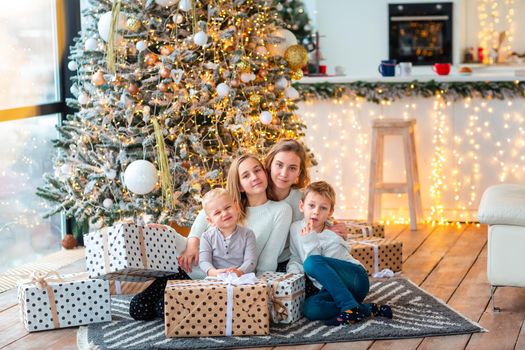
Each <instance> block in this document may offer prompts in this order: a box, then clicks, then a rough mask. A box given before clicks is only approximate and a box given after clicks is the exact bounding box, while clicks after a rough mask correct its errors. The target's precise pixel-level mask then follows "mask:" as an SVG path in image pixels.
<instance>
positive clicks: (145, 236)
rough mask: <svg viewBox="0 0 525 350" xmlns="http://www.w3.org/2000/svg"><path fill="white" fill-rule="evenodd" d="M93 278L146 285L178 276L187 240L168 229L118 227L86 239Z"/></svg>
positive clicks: (87, 255)
mask: <svg viewBox="0 0 525 350" xmlns="http://www.w3.org/2000/svg"><path fill="white" fill-rule="evenodd" d="M84 243H85V245H86V267H87V270H88V272H89V276H90V277H91V278H98V277H103V278H106V279H121V280H128V281H144V280H146V279H147V278H148V277H162V276H166V275H170V274H173V273H176V272H178V270H179V265H178V263H177V256H178V255H179V254H180V252H182V251H184V249H185V248H186V239H185V238H184V237H182V236H180V235H179V234H177V233H176V231H175V230H174V229H173V228H171V227H169V226H167V225H157V224H153V225H146V226H145V227H142V226H138V225H135V224H131V223H117V224H115V225H113V226H110V227H105V228H103V229H101V230H99V231H95V232H91V233H89V234H88V235H87V236H86V237H84Z"/></svg>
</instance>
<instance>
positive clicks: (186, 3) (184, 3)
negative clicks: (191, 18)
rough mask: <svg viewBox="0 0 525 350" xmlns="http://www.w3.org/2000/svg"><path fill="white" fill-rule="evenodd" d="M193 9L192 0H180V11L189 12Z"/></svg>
mask: <svg viewBox="0 0 525 350" xmlns="http://www.w3.org/2000/svg"><path fill="white" fill-rule="evenodd" d="M191 7H192V5H191V0H180V2H179V9H180V10H181V11H185V12H187V11H189V10H191Z"/></svg>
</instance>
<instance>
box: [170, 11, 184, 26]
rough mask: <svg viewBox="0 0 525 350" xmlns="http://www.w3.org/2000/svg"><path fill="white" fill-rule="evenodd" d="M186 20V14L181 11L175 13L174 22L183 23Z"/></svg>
mask: <svg viewBox="0 0 525 350" xmlns="http://www.w3.org/2000/svg"><path fill="white" fill-rule="evenodd" d="M182 22H184V16H183V15H181V14H180V13H177V14H176V15H173V23H176V24H181V23H182Z"/></svg>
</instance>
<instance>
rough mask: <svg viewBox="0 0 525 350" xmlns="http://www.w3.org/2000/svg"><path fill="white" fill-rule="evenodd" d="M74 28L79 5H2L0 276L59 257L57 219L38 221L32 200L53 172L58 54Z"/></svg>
mask: <svg viewBox="0 0 525 350" xmlns="http://www.w3.org/2000/svg"><path fill="white" fill-rule="evenodd" d="M79 28H80V11H79V0H40V1H31V2H25V1H18V2H17V1H5V2H4V1H2V2H1V3H0V43H2V55H0V272H2V271H5V270H8V269H10V268H12V267H15V266H18V265H21V264H24V263H27V262H31V261H34V260H36V259H37V258H38V257H40V256H42V255H47V254H49V253H51V252H53V251H57V250H59V249H60V240H61V235H62V231H64V229H63V225H62V218H61V217H60V216H59V215H56V216H54V217H52V218H51V219H43V218H42V216H43V214H44V213H45V212H46V211H47V210H48V203H47V202H46V201H44V200H43V199H41V198H40V197H38V196H36V194H35V192H36V188H37V187H38V186H40V185H42V184H43V179H42V176H43V174H44V173H46V172H51V171H54V169H53V163H52V162H51V161H50V160H51V159H52V158H53V156H54V154H55V152H56V150H55V149H54V148H53V146H52V143H51V140H52V139H55V138H56V137H57V132H56V129H55V125H56V124H57V123H58V122H59V121H60V120H61V118H63V117H64V114H65V111H66V107H65V103H64V100H65V96H64V95H65V94H64V93H63V92H64V91H68V90H69V87H68V86H66V84H65V82H66V81H68V80H66V79H67V77H66V76H65V75H66V74H67V73H66V74H64V73H65V72H64V69H63V67H64V66H65V65H66V64H67V62H66V57H65V56H66V55H65V54H64V53H65V52H67V48H68V46H69V45H70V44H71V42H72V38H73V36H75V35H76V33H77V31H78V29H79Z"/></svg>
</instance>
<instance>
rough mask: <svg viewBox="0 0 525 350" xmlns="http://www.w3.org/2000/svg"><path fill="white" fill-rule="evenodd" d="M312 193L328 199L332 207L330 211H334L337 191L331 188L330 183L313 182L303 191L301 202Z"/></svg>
mask: <svg viewBox="0 0 525 350" xmlns="http://www.w3.org/2000/svg"><path fill="white" fill-rule="evenodd" d="M310 192H314V193H317V194H319V195H321V196H323V197H325V198H326V199H328V200H329V201H330V206H331V208H330V209H334V207H335V191H334V189H333V188H332V186H330V184H329V183H328V182H326V181H316V182H312V183H311V184H309V185H308V186H306V188H305V189H304V191H303V196H302V197H301V200H302V201H303V202H304V200H305V199H306V196H307V195H308V193H310Z"/></svg>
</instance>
